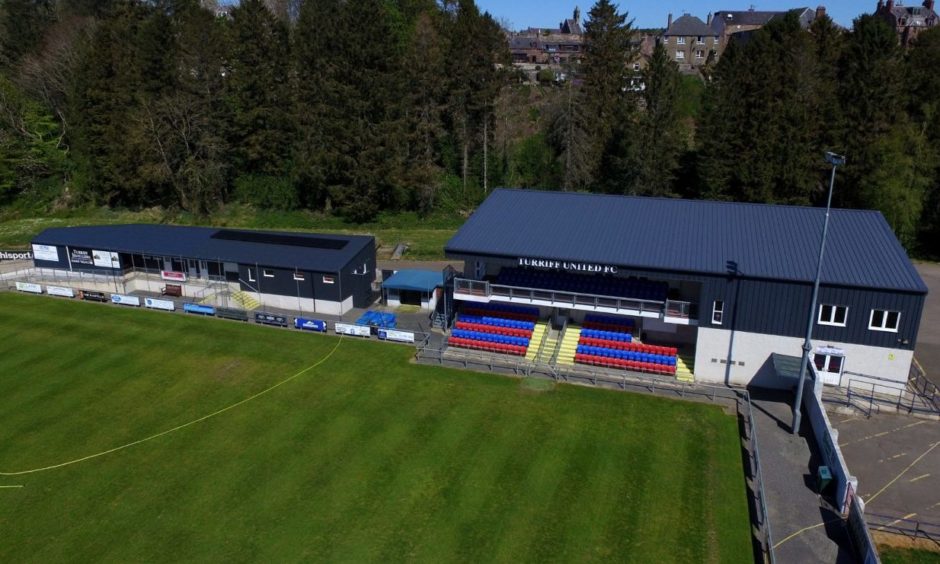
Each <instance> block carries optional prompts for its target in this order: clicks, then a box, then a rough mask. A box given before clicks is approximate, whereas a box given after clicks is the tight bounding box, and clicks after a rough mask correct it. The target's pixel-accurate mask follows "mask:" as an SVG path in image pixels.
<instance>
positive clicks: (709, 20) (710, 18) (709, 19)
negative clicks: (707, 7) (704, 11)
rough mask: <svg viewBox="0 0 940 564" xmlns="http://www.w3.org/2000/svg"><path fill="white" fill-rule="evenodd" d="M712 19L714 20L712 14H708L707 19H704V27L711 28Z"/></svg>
mask: <svg viewBox="0 0 940 564" xmlns="http://www.w3.org/2000/svg"><path fill="white" fill-rule="evenodd" d="M713 19H714V16H712V13H711V12H708V18H706V22H705V25H707V26H708V27H711V25H712V20H713Z"/></svg>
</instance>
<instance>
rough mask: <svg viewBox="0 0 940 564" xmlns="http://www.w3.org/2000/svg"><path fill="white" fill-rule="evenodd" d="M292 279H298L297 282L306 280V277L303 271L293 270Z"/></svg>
mask: <svg viewBox="0 0 940 564" xmlns="http://www.w3.org/2000/svg"><path fill="white" fill-rule="evenodd" d="M294 280H296V281H298V282H303V281H304V280H306V277H305V276H304V273H303V272H295V273H294Z"/></svg>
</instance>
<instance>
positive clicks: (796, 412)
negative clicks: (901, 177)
mask: <svg viewBox="0 0 940 564" xmlns="http://www.w3.org/2000/svg"><path fill="white" fill-rule="evenodd" d="M826 162H828V163H829V164H831V165H832V175H831V177H830V179H829V196H828V197H827V199H826V220H825V221H824V222H823V232H822V239H820V241H819V257H818V258H817V259H816V278H815V279H814V280H813V298H812V300H810V305H809V319H807V320H806V340H804V341H803V359H802V361H801V362H800V379H799V381H798V383H797V386H796V399H794V401H793V423H792V424H791V425H790V432H791V433H793V434H794V435H795V434H797V433H798V432H799V431H800V419H801V418H802V416H803V414H802V410H801V407H800V406H801V405H802V402H803V386H804V381H805V380H806V370H807V368H808V367H809V351H810V350H812V348H813V345H812V339H813V320H814V319H815V317H816V301H817V299H818V298H819V278H820V276H821V275H822V264H823V256H824V255H825V253H826V236H827V235H828V234H829V214H830V211H831V209H832V189H833V187H834V186H835V183H836V168H837V167H838V166H839V165H845V157H844V156H842V155H837V154H835V153H833V152H827V153H826Z"/></svg>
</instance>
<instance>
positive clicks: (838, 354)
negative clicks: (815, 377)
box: [813, 347, 845, 386]
mask: <svg viewBox="0 0 940 564" xmlns="http://www.w3.org/2000/svg"><path fill="white" fill-rule="evenodd" d="M813 364H814V365H815V366H816V372H817V373H818V374H819V378H820V379H821V380H822V383H823V384H825V385H827V386H838V385H839V384H840V383H841V382H842V370H843V369H844V367H845V353H844V352H842V351H841V350H840V349H833V348H828V347H827V348H818V349H816V354H815V355H814V356H813Z"/></svg>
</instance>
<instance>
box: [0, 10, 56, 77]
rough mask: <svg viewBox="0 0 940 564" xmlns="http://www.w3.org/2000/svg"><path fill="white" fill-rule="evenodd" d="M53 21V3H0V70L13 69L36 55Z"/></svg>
mask: <svg viewBox="0 0 940 564" xmlns="http://www.w3.org/2000/svg"><path fill="white" fill-rule="evenodd" d="M54 21H55V2H53V1H52V0H4V1H3V2H2V3H0V68H3V67H7V68H10V67H13V66H14V65H16V64H17V63H19V61H20V60H21V59H22V58H23V56H25V55H26V54H28V53H32V52H35V51H36V50H37V49H38V47H39V44H40V43H41V42H42V39H43V35H45V33H46V30H47V29H48V28H49V26H50V25H52V23H53V22H54Z"/></svg>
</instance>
